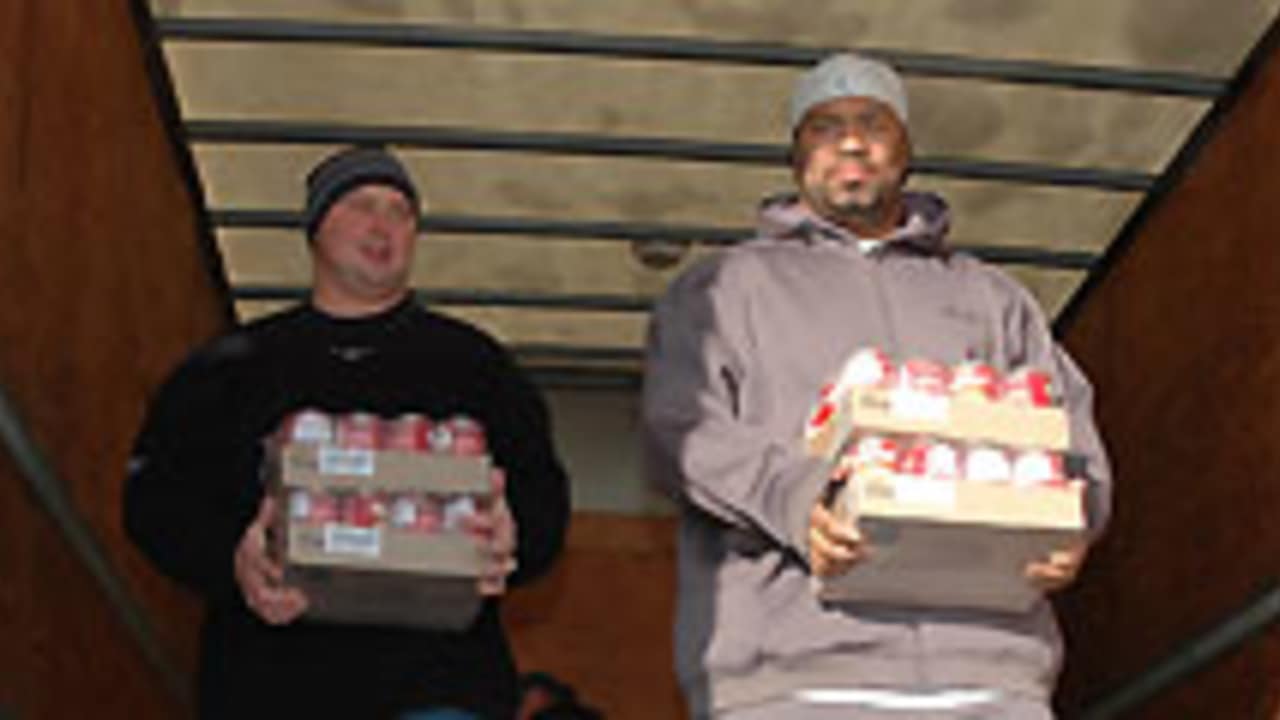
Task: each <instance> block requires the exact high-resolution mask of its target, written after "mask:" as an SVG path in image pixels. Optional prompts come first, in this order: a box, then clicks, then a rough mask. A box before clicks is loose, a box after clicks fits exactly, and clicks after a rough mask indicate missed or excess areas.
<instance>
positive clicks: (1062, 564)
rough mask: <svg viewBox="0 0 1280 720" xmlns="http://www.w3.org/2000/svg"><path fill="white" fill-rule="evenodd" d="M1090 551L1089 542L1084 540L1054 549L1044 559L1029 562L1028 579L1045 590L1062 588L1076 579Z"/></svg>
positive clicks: (1051, 590) (1050, 590)
mask: <svg viewBox="0 0 1280 720" xmlns="http://www.w3.org/2000/svg"><path fill="white" fill-rule="evenodd" d="M1088 551H1089V544H1088V543H1087V542H1085V541H1084V540H1080V541H1078V542H1075V543H1072V544H1071V545H1069V546H1067V547H1065V548H1063V549H1061V550H1054V551H1053V552H1051V553H1049V556H1048V557H1046V558H1044V559H1043V560H1039V561H1035V562H1031V563H1028V564H1027V569H1026V576H1027V580H1029V581H1031V584H1032V585H1034V586H1036V587H1037V588H1039V589H1040V590H1043V591H1044V592H1053V591H1055V590H1061V589H1062V588H1064V587H1066V586H1068V585H1070V584H1071V581H1072V580H1075V579H1076V575H1078V574H1079V573H1080V567H1081V566H1082V565H1084V558H1085V555H1086V554H1088Z"/></svg>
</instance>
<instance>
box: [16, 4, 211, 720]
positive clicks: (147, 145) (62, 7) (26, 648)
mask: <svg viewBox="0 0 1280 720" xmlns="http://www.w3.org/2000/svg"><path fill="white" fill-rule="evenodd" d="M131 13H132V10H131V7H130V3H128V2H105V3H104V2H90V3H79V2H77V3H62V2H43V1H42V0H13V1H11V2H6V3H0V306H3V307H4V308H5V310H4V312H0V384H2V385H3V387H4V388H5V390H6V391H7V393H8V395H9V396H10V399H11V400H12V401H13V402H14V403H15V405H16V406H17V410H18V412H19V414H20V415H21V416H22V418H23V420H24V421H25V424H26V427H27V430H28V431H29V433H30V434H31V435H33V436H34V438H35V440H36V442H37V443H38V444H39V445H40V446H41V447H42V448H43V450H44V454H45V455H46V456H47V457H48V458H49V459H50V461H51V463H52V464H53V465H54V467H55V469H56V472H57V474H58V475H59V476H60V478H61V480H62V481H63V482H64V484H65V490H66V492H67V493H68V494H69V495H70V497H71V498H72V499H73V500H74V505H75V508H76V510H77V513H78V516H79V518H80V519H81V520H82V521H83V522H84V523H86V524H87V525H88V527H89V529H90V530H91V532H92V533H93V535H94V537H95V538H96V541H97V542H98V543H99V544H100V545H101V546H102V547H103V548H104V549H105V552H106V554H107V556H108V557H109V559H110V561H111V564H112V565H113V566H114V568H115V570H116V572H117V573H119V574H121V575H122V576H123V577H124V578H126V580H127V583H128V585H129V587H130V588H131V591H132V592H133V594H134V595H135V596H136V597H137V598H139V600H140V601H141V602H142V604H143V605H144V607H145V609H146V612H147V613H148V616H149V617H150V618H151V620H152V622H153V623H154V625H155V627H156V630H157V632H158V635H159V637H160V639H161V642H162V644H163V646H164V647H165V649H166V652H167V654H168V656H170V657H171V658H172V662H173V663H174V664H176V665H177V666H178V668H179V669H180V670H181V671H183V672H189V671H190V669H191V666H192V661H193V647H194V628H195V618H196V612H195V610H196V608H195V604H194V602H193V600H192V599H191V598H189V597H186V596H185V595H183V594H182V593H180V592H179V591H177V590H176V589H174V588H173V587H172V586H171V585H170V584H169V583H168V582H166V581H163V580H161V579H160V578H159V577H158V576H156V575H155V574H153V573H152V571H151V570H150V569H149V568H148V567H147V566H146V565H145V564H144V563H143V561H142V559H141V558H140V556H138V555H137V554H136V553H135V552H134V551H133V550H132V548H131V547H130V546H129V545H128V543H127V541H126V540H125V537H124V533H123V530H122V527H121V522H120V496H121V486H122V479H123V475H124V468H125V463H126V461H127V458H128V455H129V446H130V444H131V442H132V438H133V434H134V432H135V431H136V429H137V427H138V423H139V421H140V417H141V413H142V409H143V405H144V402H145V399H146V395H147V393H149V392H150V390H151V389H152V388H153V387H154V386H155V385H156V383H157V382H158V381H159V380H160V378H161V377H162V376H163V375H164V374H165V373H166V372H168V370H169V368H170V367H171V366H172V365H173V363H175V362H176V361H177V360H178V358H179V357H180V356H181V355H182V354H184V353H185V352H186V351H187V350H188V349H189V348H190V347H191V346H192V345H193V344H194V343H196V342H198V341H199V340H201V339H203V338H206V337H208V336H209V335H211V334H212V333H213V332H215V331H216V330H217V329H218V328H220V327H222V326H223V324H224V323H225V320H226V318H227V310H226V305H225V303H226V299H225V295H224V294H223V293H222V292H221V291H220V289H219V286H218V283H217V281H216V279H215V277H216V276H215V275H214V274H213V273H211V272H210V270H209V266H208V263H207V260H206V257H205V256H204V254H203V252H202V250H201V247H202V246H201V245H200V243H199V242H198V241H197V237H198V233H197V232H196V222H195V217H196V216H195V214H194V209H193V208H194V205H193V202H192V198H191V196H190V194H189V192H188V190H187V185H186V182H185V179H184V177H183V175H182V172H181V169H180V166H179V164H178V161H177V159H176V157H177V156H176V155H175V153H174V149H173V147H172V146H171V144H170V141H169V137H168V135H167V134H166V129H165V124H164V119H163V115H162V112H161V109H160V107H159V106H158V104H157V102H156V100H155V98H154V96H153V92H152V88H151V86H150V84H149V80H148V74H147V69H146V64H145V62H144V53H143V47H144V46H143V44H142V43H141V42H140V39H139V33H138V30H137V26H136V25H135V19H134V16H133V15H132V14H131ZM0 568H2V569H3V573H4V580H3V582H0V638H3V641H0V707H7V708H8V709H10V710H12V711H14V712H16V713H17V715H18V716H19V717H21V718H24V720H25V719H27V718H67V717H121V718H123V717H129V718H173V717H182V716H183V714H184V712H185V711H184V709H183V707H182V706H181V704H180V703H178V702H177V701H175V700H174V698H173V696H172V694H170V693H168V692H167V691H166V690H164V689H163V684H162V683H161V681H160V678H159V677H158V676H157V674H156V673H155V672H154V671H153V670H152V669H151V668H150V667H149V666H148V665H147V664H146V663H145V662H144V660H143V656H142V654H141V652H140V650H139V646H138V645H137V643H136V642H135V641H134V640H133V638H132V636H131V635H130V634H129V633H128V631H127V630H126V628H125V627H124V626H123V625H122V624H121V622H120V620H119V618H118V617H117V615H116V614H115V612H114V611H113V610H112V609H111V608H110V606H109V605H108V604H107V602H106V600H105V597H104V595H103V594H102V592H101V591H100V589H99V588H98V586H97V585H96V583H95V582H94V581H93V580H92V578H91V576H90V575H89V574H88V573H87V572H86V570H85V568H84V566H83V565H82V563H81V562H80V560H79V559H78V558H77V557H76V556H75V555H74V554H73V553H72V552H71V549H70V546H69V545H68V543H67V542H66V539H65V538H64V537H63V535H62V534H61V533H60V532H59V531H58V530H57V529H56V527H55V525H54V524H53V523H52V521H51V519H50V517H49V516H48V515H47V514H46V512H45V510H44V508H43V507H42V506H41V505H40V504H39V503H38V502H37V500H36V498H35V496H34V495H33V494H32V493H31V492H30V491H29V490H28V486H27V482H26V480H25V479H24V478H23V477H22V475H21V474H20V473H19V472H18V469H17V467H16V466H15V464H14V463H13V461H12V458H10V457H9V455H8V454H7V453H5V452H4V451H3V450H0Z"/></svg>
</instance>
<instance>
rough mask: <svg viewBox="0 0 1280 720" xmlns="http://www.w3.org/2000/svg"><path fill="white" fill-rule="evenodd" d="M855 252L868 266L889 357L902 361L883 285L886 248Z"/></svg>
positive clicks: (877, 313) (886, 292)
mask: <svg viewBox="0 0 1280 720" xmlns="http://www.w3.org/2000/svg"><path fill="white" fill-rule="evenodd" d="M856 252H858V254H860V255H862V259H863V260H865V261H866V262H867V265H868V266H869V267H870V271H871V272H870V274H871V290H872V295H874V297H875V300H874V302H875V305H876V315H877V316H878V317H879V318H880V325H881V327H882V328H883V329H884V337H885V338H886V339H887V340H888V344H889V347H888V348H887V349H888V352H889V357H891V358H893V359H894V361H895V362H903V361H904V360H906V359H907V358H904V357H902V346H901V343H900V342H899V340H898V327H897V325H895V324H894V322H893V314H892V312H891V311H890V309H889V293H888V291H887V290H886V289H885V287H884V278H883V277H882V276H883V274H884V271H885V270H884V263H885V256H886V253H887V252H888V249H887V248H885V247H883V246H882V247H879V248H876V249H875V250H872V251H871V252H869V253H863V252H862V251H861V250H857V251H856Z"/></svg>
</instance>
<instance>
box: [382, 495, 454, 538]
mask: <svg viewBox="0 0 1280 720" xmlns="http://www.w3.org/2000/svg"><path fill="white" fill-rule="evenodd" d="M390 513H391V515H390V522H391V524H392V525H393V526H394V527H397V528H400V529H402V530H409V531H413V532H418V533H434V532H439V531H440V528H441V526H442V525H443V523H444V520H443V518H442V511H441V508H440V503H439V501H437V500H435V499H434V498H432V497H431V496H430V495H397V496H396V497H395V499H394V500H392V502H391V505H390Z"/></svg>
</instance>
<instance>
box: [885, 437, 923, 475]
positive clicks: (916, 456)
mask: <svg viewBox="0 0 1280 720" xmlns="http://www.w3.org/2000/svg"><path fill="white" fill-rule="evenodd" d="M928 453H929V443H928V442H923V441H921V442H913V443H911V444H910V445H908V446H907V447H905V448H903V450H902V452H900V453H899V454H898V458H897V463H895V465H894V470H896V471H897V473H898V475H901V476H903V477H907V478H911V479H920V478H923V477H924V476H925V468H926V467H927V465H928V462H927V460H928Z"/></svg>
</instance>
